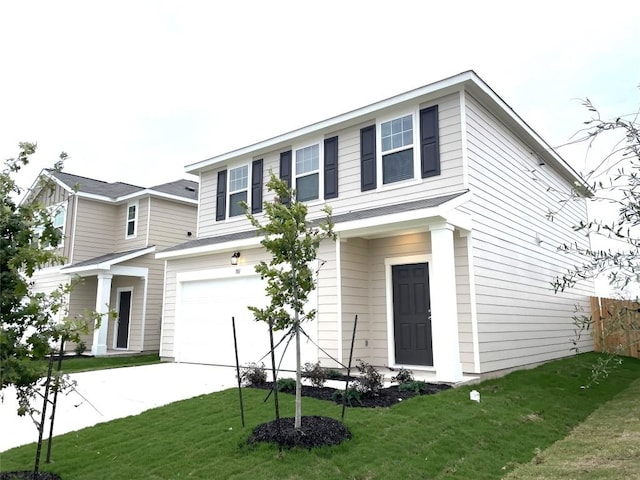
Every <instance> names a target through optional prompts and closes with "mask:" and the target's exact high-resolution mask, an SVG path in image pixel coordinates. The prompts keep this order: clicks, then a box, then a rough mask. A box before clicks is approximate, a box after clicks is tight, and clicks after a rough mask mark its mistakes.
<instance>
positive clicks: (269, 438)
mask: <svg viewBox="0 0 640 480" xmlns="http://www.w3.org/2000/svg"><path fill="white" fill-rule="evenodd" d="M251 387H253V388H260V389H264V390H271V389H272V384H271V383H265V384H262V385H251ZM449 388H451V385H447V384H440V383H425V384H423V386H422V388H421V390H420V392H415V391H412V390H401V389H400V387H399V386H398V385H392V386H390V387H387V388H383V389H381V390H380V392H379V393H378V395H368V396H362V398H361V399H360V402H357V401H353V402H352V404H351V405H349V404H347V406H350V407H368V408H374V407H391V406H392V405H395V404H397V403H399V402H401V401H403V400H406V399H408V398H412V397H415V396H417V395H432V394H435V393H438V392H440V391H442V390H447V389H449ZM337 391H338V392H343V390H339V389H336V388H331V387H312V386H309V385H303V386H302V396H304V397H313V398H316V399H318V400H329V401H335V402H336V403H339V404H341V403H342V402H341V401H336V400H335V399H334V393H335V392H337ZM279 393H282V392H279ZM293 393H295V392H293ZM301 424H302V425H301V429H300V430H296V429H295V428H294V419H293V418H281V419H280V422H279V425H278V422H276V420H272V421H271V422H267V423H263V424H261V425H258V426H257V427H256V428H254V430H253V432H252V433H251V436H250V437H249V439H248V440H247V443H248V444H250V445H251V444H255V443H258V442H269V443H275V444H276V445H280V446H281V447H283V448H293V447H302V448H308V449H311V448H314V447H321V446H326V445H338V444H339V443H342V442H343V441H345V440H348V439H350V438H351V432H349V430H348V429H347V427H346V426H345V425H344V424H343V423H342V422H340V421H338V420H335V419H333V418H330V417H319V416H313V417H302V421H301Z"/></svg>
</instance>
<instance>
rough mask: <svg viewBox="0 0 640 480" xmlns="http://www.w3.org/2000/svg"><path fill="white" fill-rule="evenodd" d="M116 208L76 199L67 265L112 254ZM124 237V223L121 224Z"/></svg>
mask: <svg viewBox="0 0 640 480" xmlns="http://www.w3.org/2000/svg"><path fill="white" fill-rule="evenodd" d="M116 211H117V206H114V205H110V204H107V203H102V202H97V201H94V200H88V199H86V198H77V212H76V219H75V231H74V239H73V246H72V248H73V255H72V257H70V258H69V263H78V262H82V261H84V260H89V259H91V258H95V257H98V256H100V255H104V254H107V253H112V252H114V247H115V235H116V234H117V232H116V231H115V230H116V229H114V227H113V226H114V225H116V224H117V222H116ZM122 234H123V235H124V223H123V224H122Z"/></svg>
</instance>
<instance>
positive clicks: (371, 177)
mask: <svg viewBox="0 0 640 480" xmlns="http://www.w3.org/2000/svg"><path fill="white" fill-rule="evenodd" d="M376 184H377V180H376V126H375V125H371V126H370V127H365V128H363V129H361V130H360V189H361V190H362V191H363V192H364V191H366V190H374V189H375V188H376Z"/></svg>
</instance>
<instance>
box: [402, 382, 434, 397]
mask: <svg viewBox="0 0 640 480" xmlns="http://www.w3.org/2000/svg"><path fill="white" fill-rule="evenodd" d="M399 388H400V390H408V391H410V392H414V393H416V394H422V393H424V392H426V391H427V390H428V387H427V382H423V381H422V380H412V381H410V382H406V383H401V384H400V387H399Z"/></svg>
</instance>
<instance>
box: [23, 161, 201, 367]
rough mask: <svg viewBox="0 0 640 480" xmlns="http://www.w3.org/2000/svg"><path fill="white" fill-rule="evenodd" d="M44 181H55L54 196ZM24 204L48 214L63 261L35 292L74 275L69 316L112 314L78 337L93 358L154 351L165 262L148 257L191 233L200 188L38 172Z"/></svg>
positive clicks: (42, 276) (38, 279)
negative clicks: (38, 205)
mask: <svg viewBox="0 0 640 480" xmlns="http://www.w3.org/2000/svg"><path fill="white" fill-rule="evenodd" d="M42 180H46V181H47V182H48V183H50V182H53V185H54V187H55V190H54V191H53V193H52V194H49V193H48V191H47V190H43V189H42ZM28 198H37V199H38V200H40V201H41V202H43V203H44V204H45V205H46V206H48V207H49V208H50V209H51V210H52V213H53V215H54V225H55V226H56V227H57V228H59V229H60V230H61V232H62V233H63V241H62V244H61V245H60V247H59V248H60V253H61V254H62V255H63V256H64V257H65V258H66V263H65V264H64V265H62V266H52V267H48V268H43V269H41V270H39V271H37V272H36V274H35V275H34V281H35V283H34V289H35V290H36V291H51V290H52V289H54V288H56V287H57V286H58V285H60V284H62V283H67V282H68V281H69V280H70V279H71V277H72V276H75V275H78V276H80V277H82V282H81V283H80V284H78V285H77V286H76V287H75V288H74V289H73V290H72V291H71V293H70V294H69V299H68V302H69V314H70V315H71V316H74V315H82V314H83V313H84V312H85V311H86V310H89V311H96V312H100V313H104V312H107V311H109V310H111V311H115V312H116V314H117V318H115V319H113V318H112V319H108V320H105V321H102V322H101V324H100V327H99V329H93V330H92V331H91V333H90V335H88V336H86V337H85V338H83V341H85V343H86V344H87V347H88V348H90V349H91V353H93V354H94V355H105V354H107V351H108V350H126V351H135V352H141V351H158V350H159V347H160V324H161V316H162V312H161V308H162V289H163V283H164V262H163V261H161V260H156V259H155V257H154V255H155V252H156V251H158V250H161V249H162V248H166V247H169V246H173V245H175V244H178V243H182V242H184V241H186V240H187V239H188V238H189V237H190V236H191V235H192V232H194V231H195V227H196V223H197V222H196V212H197V198H198V184H197V183H196V182H193V181H191V180H178V181H175V182H171V183H166V184H163V185H158V186H156V187H152V188H143V187H138V186H135V185H129V184H126V183H121V182H115V183H107V182H103V181H100V180H94V179H91V178H85V177H80V176H77V175H72V174H70V173H66V172H56V171H53V170H43V172H42V173H41V175H40V176H39V177H38V180H37V181H36V182H35V183H34V186H33V187H32V188H31V191H30V194H29V197H28Z"/></svg>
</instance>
